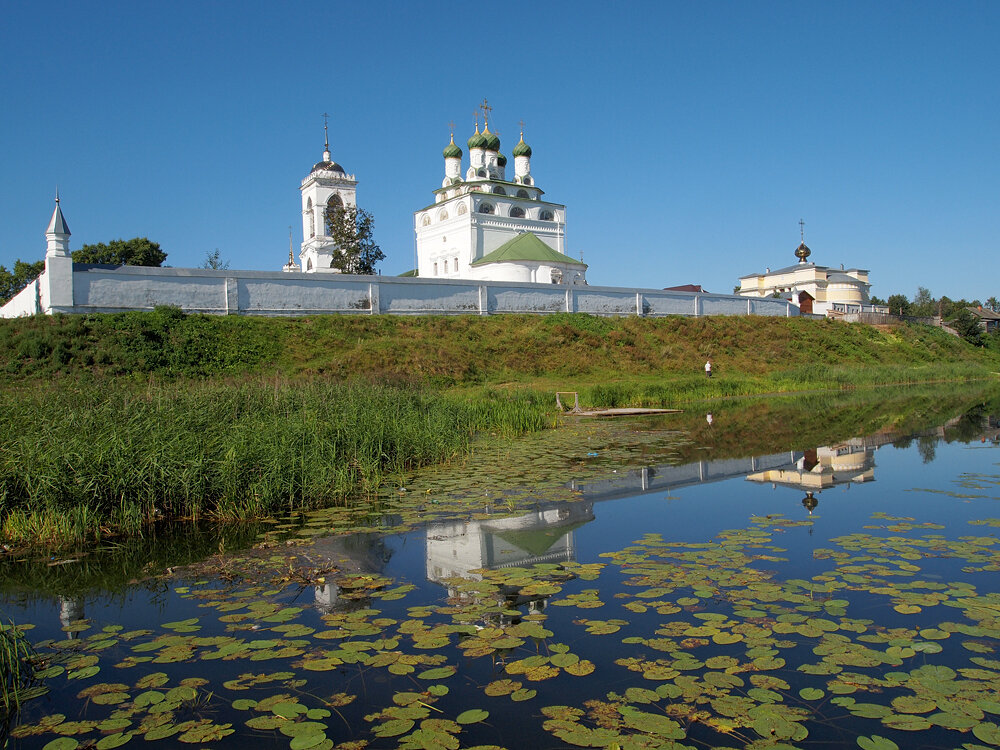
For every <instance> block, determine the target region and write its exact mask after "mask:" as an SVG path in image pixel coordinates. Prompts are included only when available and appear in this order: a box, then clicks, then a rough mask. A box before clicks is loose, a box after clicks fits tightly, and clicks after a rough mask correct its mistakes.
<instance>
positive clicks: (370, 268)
mask: <svg viewBox="0 0 1000 750" xmlns="http://www.w3.org/2000/svg"><path fill="white" fill-rule="evenodd" d="M374 229H375V219H374V218H373V217H372V215H371V214H370V213H369V212H368V211H366V210H365V209H363V208H358V207H357V206H342V207H339V208H334V209H331V210H330V211H329V212H327V215H326V232H327V234H328V235H329V236H330V237H332V238H333V241H334V242H336V243H337V246H338V248H339V251H338V252H337V253H336V254H335V255H334V257H333V262H332V264H331V268H336V269H338V270H340V271H343V272H344V273H352V274H361V275H371V274H374V273H375V264H377V263H378V262H379V261H381V260H384V259H385V253H383V252H382V249H381V248H380V247H379V246H378V245H376V244H375V240H374V239H373V236H372V235H373V232H374Z"/></svg>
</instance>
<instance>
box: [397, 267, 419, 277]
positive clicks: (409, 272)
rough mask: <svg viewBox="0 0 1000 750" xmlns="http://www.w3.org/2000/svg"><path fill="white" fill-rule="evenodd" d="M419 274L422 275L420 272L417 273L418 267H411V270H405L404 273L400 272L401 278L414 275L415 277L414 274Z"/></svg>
mask: <svg viewBox="0 0 1000 750" xmlns="http://www.w3.org/2000/svg"><path fill="white" fill-rule="evenodd" d="M419 275H420V274H419V273H417V269H416V268H414V269H411V270H409V271H405V272H403V273H401V274H399V277H400V278H412V277H414V276H419Z"/></svg>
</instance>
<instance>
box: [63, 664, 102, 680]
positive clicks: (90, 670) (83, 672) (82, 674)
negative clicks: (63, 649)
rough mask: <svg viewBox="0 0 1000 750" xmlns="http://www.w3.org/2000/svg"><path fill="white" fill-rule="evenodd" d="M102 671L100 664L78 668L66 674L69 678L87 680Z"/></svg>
mask: <svg viewBox="0 0 1000 750" xmlns="http://www.w3.org/2000/svg"><path fill="white" fill-rule="evenodd" d="M100 671H101V668H100V667H98V666H93V667H84V668H83V669H77V670H74V671H72V672H70V673H69V674H67V675H66V679H67V680H86V679H87V678H89V677H93V676H94V675H95V674H97V673H98V672H100Z"/></svg>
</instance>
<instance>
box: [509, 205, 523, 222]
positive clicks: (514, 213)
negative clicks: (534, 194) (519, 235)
mask: <svg viewBox="0 0 1000 750" xmlns="http://www.w3.org/2000/svg"><path fill="white" fill-rule="evenodd" d="M510 215H511V218H514V219H523V218H524V209H523V208H521V207H520V206H514V208H512V209H511V210H510Z"/></svg>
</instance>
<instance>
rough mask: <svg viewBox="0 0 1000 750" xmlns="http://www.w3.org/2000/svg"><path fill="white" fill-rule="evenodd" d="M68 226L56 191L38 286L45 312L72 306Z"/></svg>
mask: <svg viewBox="0 0 1000 750" xmlns="http://www.w3.org/2000/svg"><path fill="white" fill-rule="evenodd" d="M69 236H70V231H69V225H68V224H67V223H66V217H65V216H63V212H62V206H61V205H60V202H59V191H58V190H57V191H56V207H55V209H53V211H52V218H51V219H49V226H48V228H47V229H46V230H45V242H46V248H45V275H44V276H43V277H42V279H44V281H42V279H40V281H42V283H41V285H40V288H39V297H40V300H39V301H40V303H41V305H40V306H41V308H42V309H43V310H44V311H45V312H63V311H64V310H65V311H67V312H68V311H69V310H68V309H67V308H71V307H73V258H72V256H71V255H70V253H69Z"/></svg>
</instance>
